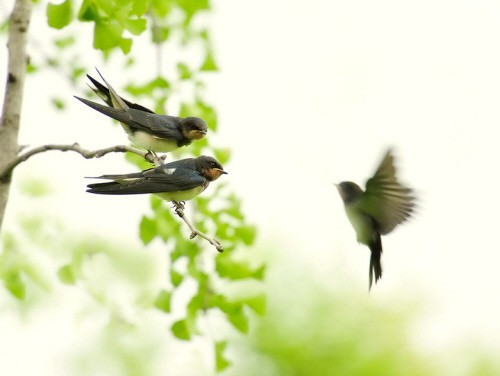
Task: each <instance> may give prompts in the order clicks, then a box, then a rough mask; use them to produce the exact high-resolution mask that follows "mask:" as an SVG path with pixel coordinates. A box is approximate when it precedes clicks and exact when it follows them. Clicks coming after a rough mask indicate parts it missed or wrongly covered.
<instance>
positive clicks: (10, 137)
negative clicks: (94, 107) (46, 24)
mask: <svg viewBox="0 0 500 376" xmlns="http://www.w3.org/2000/svg"><path fill="white" fill-rule="evenodd" d="M32 7H33V4H32V0H16V2H15V4H14V9H13V10H12V13H11V15H10V17H9V32H8V41H7V50H8V63H7V82H6V85H5V97H4V103H3V109H2V117H1V119H0V171H1V170H3V169H4V168H5V167H6V166H7V165H8V164H9V163H10V162H11V161H12V160H13V159H14V158H15V157H16V155H17V153H18V150H19V145H18V141H17V138H18V133H19V125H20V121H21V108H22V101H23V89H24V78H25V76H26V65H27V63H28V55H27V54H26V44H27V40H28V27H29V24H30V18H31V13H32ZM10 181H11V174H8V175H7V176H5V177H4V178H3V179H1V180H0V227H1V225H2V222H3V218H4V215H5V209H6V206H7V201H8V198H9V188H10Z"/></svg>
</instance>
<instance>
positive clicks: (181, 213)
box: [173, 201, 224, 252]
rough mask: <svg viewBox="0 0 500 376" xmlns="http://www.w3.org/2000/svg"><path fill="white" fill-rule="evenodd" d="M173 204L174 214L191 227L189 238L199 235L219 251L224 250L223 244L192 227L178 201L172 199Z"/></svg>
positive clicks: (182, 206)
mask: <svg viewBox="0 0 500 376" xmlns="http://www.w3.org/2000/svg"><path fill="white" fill-rule="evenodd" d="M173 203H174V205H175V214H177V215H178V216H179V217H181V218H182V220H183V221H184V222H185V223H186V225H188V227H189V228H190V229H191V231H192V232H191V235H190V236H189V238H190V239H193V238H194V237H195V236H196V235H199V236H201V237H202V238H203V239H205V240H206V241H208V242H209V243H210V244H212V245H213V246H214V247H215V248H216V249H217V250H218V251H219V252H223V251H224V246H223V245H222V244H221V243H220V242H219V241H218V240H215V239H212V238H210V237H209V236H208V235H206V234H204V233H203V232H201V231H200V230H198V229H197V228H196V227H194V226H193V225H192V224H191V222H189V220H188V219H187V218H186V216H185V215H184V205H183V204H182V203H180V202H177V201H173Z"/></svg>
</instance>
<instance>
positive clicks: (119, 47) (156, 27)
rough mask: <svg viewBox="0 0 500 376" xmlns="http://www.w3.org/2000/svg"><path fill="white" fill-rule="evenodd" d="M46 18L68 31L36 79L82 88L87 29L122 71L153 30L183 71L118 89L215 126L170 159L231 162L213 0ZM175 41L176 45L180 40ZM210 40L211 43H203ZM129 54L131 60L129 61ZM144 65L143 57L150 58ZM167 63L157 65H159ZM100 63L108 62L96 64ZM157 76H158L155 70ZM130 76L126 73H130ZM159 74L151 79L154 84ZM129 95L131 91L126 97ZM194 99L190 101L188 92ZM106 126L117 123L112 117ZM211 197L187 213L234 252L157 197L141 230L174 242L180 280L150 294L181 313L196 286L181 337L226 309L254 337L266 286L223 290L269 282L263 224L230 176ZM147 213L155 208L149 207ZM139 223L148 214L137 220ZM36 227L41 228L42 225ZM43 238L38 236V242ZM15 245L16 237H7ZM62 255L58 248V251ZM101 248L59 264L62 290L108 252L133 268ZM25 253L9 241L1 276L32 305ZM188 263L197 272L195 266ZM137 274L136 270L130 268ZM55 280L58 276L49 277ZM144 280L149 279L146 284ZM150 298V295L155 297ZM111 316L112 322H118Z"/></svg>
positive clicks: (51, 11) (155, 2)
mask: <svg viewBox="0 0 500 376" xmlns="http://www.w3.org/2000/svg"><path fill="white" fill-rule="evenodd" d="M45 5H46V8H45V14H46V17H47V24H48V26H49V27H51V28H53V29H55V30H58V33H57V34H56V36H55V37H53V39H52V40H51V42H52V43H51V45H47V44H45V45H44V47H43V48H41V49H38V50H35V51H34V52H33V54H32V55H31V56H30V64H29V72H30V73H32V74H39V73H41V72H43V71H44V70H46V69H53V70H56V71H57V72H58V74H59V75H61V74H64V75H65V76H66V77H67V78H68V80H69V81H70V83H72V84H73V85H74V86H77V87H78V88H83V87H84V80H83V78H84V74H85V73H86V72H89V71H90V69H89V68H88V67H86V66H84V64H85V63H84V62H85V59H82V58H80V57H81V56H83V55H84V54H85V49H84V48H83V49H82V47H81V43H80V42H79V39H80V38H79V37H80V36H81V35H82V34H81V31H82V29H84V30H85V29H88V28H89V26H90V27H91V28H92V30H93V46H88V47H87V48H88V49H90V48H92V47H93V48H94V49H97V50H100V51H101V52H102V57H103V58H104V59H105V60H108V59H109V58H110V56H112V55H115V56H116V54H119V55H121V59H122V61H123V63H122V66H123V67H124V68H125V69H127V68H130V67H132V66H133V65H134V64H135V62H136V61H137V56H135V55H134V43H135V39H136V37H137V36H140V35H142V34H144V33H148V34H149V35H150V41H151V43H152V44H153V45H155V46H156V53H157V54H158V56H160V55H161V51H162V48H163V47H164V46H166V45H169V46H173V47H174V50H176V51H179V55H178V56H173V55H172V56H169V64H170V65H173V67H176V70H175V72H176V73H175V74H173V75H169V76H168V77H166V76H164V74H163V71H164V67H163V66H162V65H161V64H158V65H157V66H153V67H150V68H151V69H148V70H147V74H145V75H143V76H141V77H139V78H137V81H136V79H135V78H134V81H133V82H128V83H127V82H121V83H113V85H114V86H115V87H116V88H119V87H120V86H122V88H125V90H126V92H127V93H128V94H125V95H124V96H125V97H129V98H130V97H132V99H133V98H135V99H137V101H139V102H140V103H144V104H146V105H147V102H149V103H152V104H153V106H152V108H154V109H155V111H157V112H160V113H161V112H165V108H166V107H167V103H168V102H169V101H171V100H172V98H176V97H180V96H181V94H184V95H183V98H186V99H185V100H181V101H179V102H180V103H179V109H178V114H176V115H179V116H183V117H184V116H198V117H201V118H203V119H205V121H206V122H207V124H208V127H209V134H208V137H207V138H206V139H203V140H201V141H199V142H196V143H193V144H192V145H190V146H189V147H186V148H183V149H182V150H179V151H177V152H175V153H171V154H169V155H168V157H167V159H168V160H173V159H177V158H184V157H186V156H199V155H201V154H207V155H213V156H215V157H216V158H217V159H218V160H219V161H220V162H221V163H222V164H224V165H225V164H228V163H230V160H231V153H230V150H229V149H228V148H226V147H214V146H213V145H211V144H210V136H211V135H212V134H214V132H216V131H217V113H216V111H215V109H214V108H213V106H212V105H211V104H210V103H208V101H207V100H206V99H205V97H204V89H205V84H204V81H203V79H204V75H206V74H207V73H210V72H214V71H217V69H218V67H217V62H216V58H215V56H214V51H213V48H212V42H211V37H210V31H209V28H208V26H206V25H205V24H204V23H203V22H201V23H200V22H196V21H195V20H197V19H198V18H200V17H205V16H206V15H207V14H208V12H210V10H211V4H210V2H209V1H208V0H203V1H185V0H83V1H76V0H65V1H63V2H55V1H52V2H49V3H48V4H43V3H40V4H38V6H45ZM174 35H175V38H173V36H174ZM200 42H201V43H200ZM192 46H196V48H198V50H199V51H198V53H199V55H200V58H198V60H197V61H195V60H189V61H188V60H183V59H184V58H183V57H182V56H184V54H183V53H184V51H185V50H187V49H188V48H192ZM125 55H127V56H125ZM141 58H142V56H141ZM160 60H161V59H154V58H151V59H150V61H151V64H155V63H156V62H157V61H160ZM93 65H98V64H97V63H95V62H94V64H93ZM152 72H155V74H154V75H153V76H151V73H152ZM122 76H123V77H125V76H126V73H125V72H124V73H123V74H122ZM148 76H149V77H148ZM118 91H119V92H122V90H118ZM186 92H187V95H186ZM71 96H72V93H68V94H67V95H66V96H64V97H61V96H60V93H58V96H57V97H56V96H53V97H52V98H51V103H52V105H53V106H54V107H55V108H57V109H58V110H61V111H62V110H65V109H66V107H67V106H66V101H67V100H71V99H72V98H71ZM102 121H103V122H105V121H108V122H109V120H105V119H102ZM127 159H128V161H130V162H131V163H132V164H134V165H135V166H137V167H136V168H137V169H145V168H149V167H150V165H149V164H148V163H147V162H145V161H144V160H141V159H140V158H138V157H137V155H127ZM31 187H32V188H30V189H26V188H24V191H25V192H26V193H28V194H30V190H31V193H33V194H35V193H37V192H38V195H39V196H42V195H43V191H41V188H43V187H41V186H40V187H38V188H37V186H36V185H31ZM209 192H210V193H209V194H210V196H209V195H208V194H206V195H204V196H202V197H199V198H197V199H195V200H192V201H190V202H188V203H187V210H186V213H187V215H188V216H190V217H193V218H192V222H193V224H194V225H195V226H196V227H197V228H199V229H200V230H201V231H204V232H206V233H207V234H213V236H214V237H215V238H216V239H218V240H219V241H220V242H221V243H222V244H223V245H224V249H225V250H224V253H220V254H219V253H217V252H216V251H215V249H214V248H213V247H212V246H211V245H210V244H208V243H207V242H206V241H204V240H203V239H199V238H195V239H193V240H191V239H189V232H188V230H187V228H186V227H185V226H184V223H183V222H182V221H181V220H180V219H179V218H178V217H177V216H175V215H174V214H173V211H172V208H171V204H169V203H165V202H162V201H161V200H160V199H158V198H157V197H154V196H152V197H151V206H150V209H149V212H148V213H147V214H146V215H143V217H142V220H141V222H140V226H139V231H138V233H139V237H140V239H141V240H142V242H143V243H144V244H145V245H147V244H149V243H151V242H153V241H155V240H159V241H161V242H163V243H165V247H164V250H165V252H166V253H167V254H168V255H169V263H168V265H167V267H166V269H165V271H164V273H167V276H166V277H167V278H166V280H168V281H169V282H170V283H169V284H168V285H166V286H163V287H162V288H161V289H156V290H154V291H147V295H148V304H149V305H150V306H151V307H152V308H153V309H156V310H158V312H160V313H161V314H163V315H165V316H169V315H171V312H172V311H173V310H175V304H174V302H175V300H176V297H177V294H178V291H179V290H180V289H183V286H185V285H186V284H193V283H194V284H195V286H196V287H195V288H194V293H193V295H192V296H191V298H190V299H189V300H188V302H187V305H186V307H185V314H184V316H183V317H177V318H176V320H175V321H174V322H172V323H171V325H170V331H171V333H172V334H173V336H175V337H176V338H178V339H180V340H186V341H188V340H193V338H194V337H195V336H196V335H199V334H203V332H202V330H201V329H200V325H199V321H200V317H201V316H202V315H205V314H206V313H207V312H208V311H219V312H220V313H221V314H222V316H221V317H224V318H225V319H226V320H227V323H229V324H230V325H232V326H233V327H234V328H235V329H236V330H237V331H239V332H242V333H247V332H248V330H249V312H256V313H257V314H260V315H261V314H263V313H264V311H265V296H264V294H263V292H262V291H261V290H260V289H257V290H255V293H254V294H253V295H251V296H245V297H244V298H238V297H229V296H226V295H225V294H224V293H222V292H220V291H217V286H218V285H219V284H220V283H221V282H222V281H224V283H231V282H232V281H235V282H236V281H238V282H240V281H245V280H253V281H262V280H263V278H264V275H265V266H264V265H262V264H256V263H255V262H251V256H249V254H248V250H249V248H248V247H250V246H252V245H253V243H254V242H255V238H256V232H257V231H256V227H255V226H254V225H252V224H250V223H248V222H247V221H246V219H245V215H244V214H243V213H242V211H241V209H240V208H241V199H240V198H239V197H238V195H237V194H235V193H234V192H232V191H231V189H230V185H229V182H228V181H227V180H224V179H220V180H219V181H217V182H215V183H213V184H212V186H211V188H210V190H209ZM145 211H146V208H145ZM137 215H138V216H140V215H141V213H137ZM34 223H36V224H34ZM22 226H23V228H24V230H25V231H26V233H27V234H28V237H30V236H41V237H42V238H43V236H42V235H41V231H42V230H43V229H46V227H45V226H44V223H43V222H42V221H41V220H40V219H39V218H31V219H30V220H24V221H23V223H22ZM35 234H36V235H35ZM48 239H49V240H48V242H49V243H52V244H45V243H43V242H42V243H40V239H38V241H37V245H38V246H46V247H47V248H50V247H52V248H54V244H53V242H54V239H53V238H50V237H48ZM7 240H9V239H8V237H7ZM56 248H57V247H56ZM101 248H102V246H101V245H100V241H98V242H95V241H94V240H92V239H90V240H85V241H78V242H75V246H74V249H73V251H72V253H71V257H69V258H68V259H67V260H66V261H65V262H64V263H60V262H59V261H58V263H59V264H58V265H57V267H56V268H54V270H53V273H54V275H56V276H57V277H58V283H60V284H62V285H65V286H68V287H72V288H74V289H79V288H81V282H82V280H85V279H86V274H85V270H86V268H87V267H88V264H89V262H91V261H90V260H94V259H95V258H96V257H97V256H96V255H98V254H99V255H102V254H103V253H105V254H106V257H110V258H112V259H113V263H116V264H120V263H122V262H125V259H126V256H125V255H123V254H122V253H114V252H113V251H111V250H103V249H101ZM16 249H17V248H16V246H15V237H12V239H10V240H9V241H8V242H6V243H5V244H4V247H3V251H2V253H1V254H0V258H2V259H3V261H4V262H3V263H2V266H1V267H0V277H1V278H2V279H3V281H4V284H5V286H6V288H7V290H8V291H9V292H10V293H11V294H12V295H13V296H15V297H16V298H17V299H19V300H21V301H22V300H25V299H26V296H27V295H29V291H28V290H29V288H30V286H31V285H30V284H27V281H28V280H29V279H33V280H36V279H37V278H36V275H37V273H35V272H34V270H39V272H40V273H41V274H42V275H45V272H44V271H43V270H42V269H38V268H34V266H33V265H32V264H31V263H30V261H29V257H28V256H26V255H24V254H23V253H22V252H18V251H17V250H16ZM186 265H187V266H186ZM132 270H134V271H136V268H133V269H130V270H128V273H131V271H132ZM46 278H48V279H50V278H49V277H48V276H46ZM137 282H138V283H143V281H140V280H138V281H137ZM99 289H100V288H95V287H94V288H93V289H91V291H90V290H88V291H87V292H88V293H90V294H92V296H93V297H94V298H95V299H99V300H103V299H104V300H105V294H106V293H105V288H104V286H103V287H102V290H101V291H99ZM145 293H146V292H145ZM114 314H115V313H114V312H110V315H114ZM226 346H227V342H226V341H225V340H221V339H216V340H214V341H213V353H214V364H215V368H216V370H217V371H222V370H223V369H224V368H225V367H227V366H228V365H229V364H230V362H229V361H228V360H227V359H226V358H225V355H224V352H225V349H226Z"/></svg>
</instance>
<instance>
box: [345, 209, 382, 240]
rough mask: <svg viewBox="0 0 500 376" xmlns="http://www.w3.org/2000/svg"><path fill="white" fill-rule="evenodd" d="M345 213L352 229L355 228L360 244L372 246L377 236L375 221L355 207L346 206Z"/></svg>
mask: <svg viewBox="0 0 500 376" xmlns="http://www.w3.org/2000/svg"><path fill="white" fill-rule="evenodd" d="M345 212H346V214H347V218H349V221H350V222H351V224H352V227H354V231H356V238H357V240H358V242H359V243H362V244H366V245H368V244H370V242H371V241H372V239H373V238H374V236H375V235H376V232H375V229H374V228H373V220H372V219H371V218H370V217H369V216H368V215H366V214H364V213H363V212H361V211H359V210H358V209H357V208H356V207H353V206H346V207H345Z"/></svg>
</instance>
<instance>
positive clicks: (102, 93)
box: [87, 74, 154, 114]
mask: <svg viewBox="0 0 500 376" xmlns="http://www.w3.org/2000/svg"><path fill="white" fill-rule="evenodd" d="M87 78H88V79H89V80H90V82H92V84H93V85H94V86H95V88H94V87H92V86H90V85H89V86H90V88H91V89H92V91H93V92H94V93H96V94H97V96H98V97H99V98H101V99H102V100H103V101H104V102H105V103H106V104H107V105H108V106H111V107H113V102H112V101H111V96H110V94H109V89H108V88H107V87H106V86H104V85H103V84H101V83H100V82H99V81H97V80H96V79H95V78H93V77H92V76H90V75H88V74H87ZM120 98H121V99H122V101H124V102H125V103H126V104H127V105H128V106H129V107H130V108H133V109H135V110H140V111H144V112H149V113H150V114H154V112H153V111H152V110H150V109H149V108H147V107H144V106H141V105H140V104H137V103H133V102H131V101H129V100H127V99H125V98H123V97H120Z"/></svg>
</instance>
